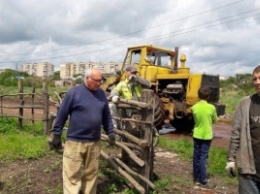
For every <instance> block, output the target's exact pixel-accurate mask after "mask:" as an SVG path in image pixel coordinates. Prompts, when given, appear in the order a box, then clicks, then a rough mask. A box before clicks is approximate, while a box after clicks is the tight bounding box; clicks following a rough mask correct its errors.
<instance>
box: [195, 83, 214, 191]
mask: <svg viewBox="0 0 260 194" xmlns="http://www.w3.org/2000/svg"><path fill="white" fill-rule="evenodd" d="M210 92H211V91H210V88H208V87H201V88H200V89H199V91H198V96H199V98H200V101H199V102H197V103H196V104H195V105H194V106H193V107H192V108H191V110H192V114H193V117H194V121H195V126H194V130H193V141H194V150H193V180H194V183H195V186H196V187H199V188H200V189H203V190H207V189H214V188H215V186H214V185H210V184H209V183H208V180H207V163H208V154H209V149H210V144H211V141H212V139H213V130H212V125H213V124H214V123H216V122H217V112H216V108H215V106H214V105H212V104H209V103H208V102H207V100H208V99H209V97H210Z"/></svg>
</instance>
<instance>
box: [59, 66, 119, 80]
mask: <svg viewBox="0 0 260 194" xmlns="http://www.w3.org/2000/svg"><path fill="white" fill-rule="evenodd" d="M93 67H97V68H99V69H100V70H101V72H102V73H104V74H105V73H113V72H115V71H116V70H119V69H121V67H122V63H120V64H119V63H115V62H109V63H101V62H79V63H73V62H67V63H61V64H60V78H61V79H71V78H73V76H74V75H78V74H82V75H85V72H86V70H87V69H89V68H93Z"/></svg>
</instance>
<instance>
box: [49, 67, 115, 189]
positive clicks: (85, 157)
mask: <svg viewBox="0 0 260 194" xmlns="http://www.w3.org/2000/svg"><path fill="white" fill-rule="evenodd" d="M101 83H102V73H101V71H100V70H99V69H97V68H92V69H88V70H87V71H86V76H85V80H84V84H81V85H78V86H76V87H73V88H72V89H70V90H69V91H68V93H67V95H66V96H65V97H64V99H63V101H62V103H61V105H60V108H59V111H58V115H57V118H56V122H55V125H54V128H53V134H54V138H53V140H52V142H51V143H52V145H53V147H54V148H56V149H59V148H60V147H61V134H62V130H63V127H64V125H65V123H66V121H67V119H68V117H69V127H68V131H67V140H66V142H65V145H64V152H63V193H64V194H78V193H79V191H80V190H81V191H82V192H83V193H88V194H95V193H96V181H97V175H98V164H99V158H100V152H101V141H100V138H101V126H103V128H104V130H105V132H106V134H107V135H108V136H109V141H110V144H111V145H113V144H114V143H115V136H114V132H113V124H112V120H111V115H110V110H109V107H108V102H107V98H106V95H105V92H104V91H103V90H102V89H100V85H101ZM82 166H83V171H81V170H82ZM82 172H83V173H82Z"/></svg>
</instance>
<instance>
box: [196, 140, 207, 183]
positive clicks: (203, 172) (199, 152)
mask: <svg viewBox="0 0 260 194" xmlns="http://www.w3.org/2000/svg"><path fill="white" fill-rule="evenodd" d="M193 141H194V150H193V181H194V182H200V183H201V184H203V185H205V184H207V164H208V155H209V148H210V144H211V140H201V139H196V138H193Z"/></svg>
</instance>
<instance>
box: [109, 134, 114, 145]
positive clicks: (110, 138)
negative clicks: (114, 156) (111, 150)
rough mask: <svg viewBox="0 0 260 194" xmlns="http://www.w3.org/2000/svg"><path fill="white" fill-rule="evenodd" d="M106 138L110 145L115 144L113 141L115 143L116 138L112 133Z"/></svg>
mask: <svg viewBox="0 0 260 194" xmlns="http://www.w3.org/2000/svg"><path fill="white" fill-rule="evenodd" d="M108 139H109V144H110V145H111V146H113V145H115V143H116V138H115V135H114V134H111V135H109V136H108Z"/></svg>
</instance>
